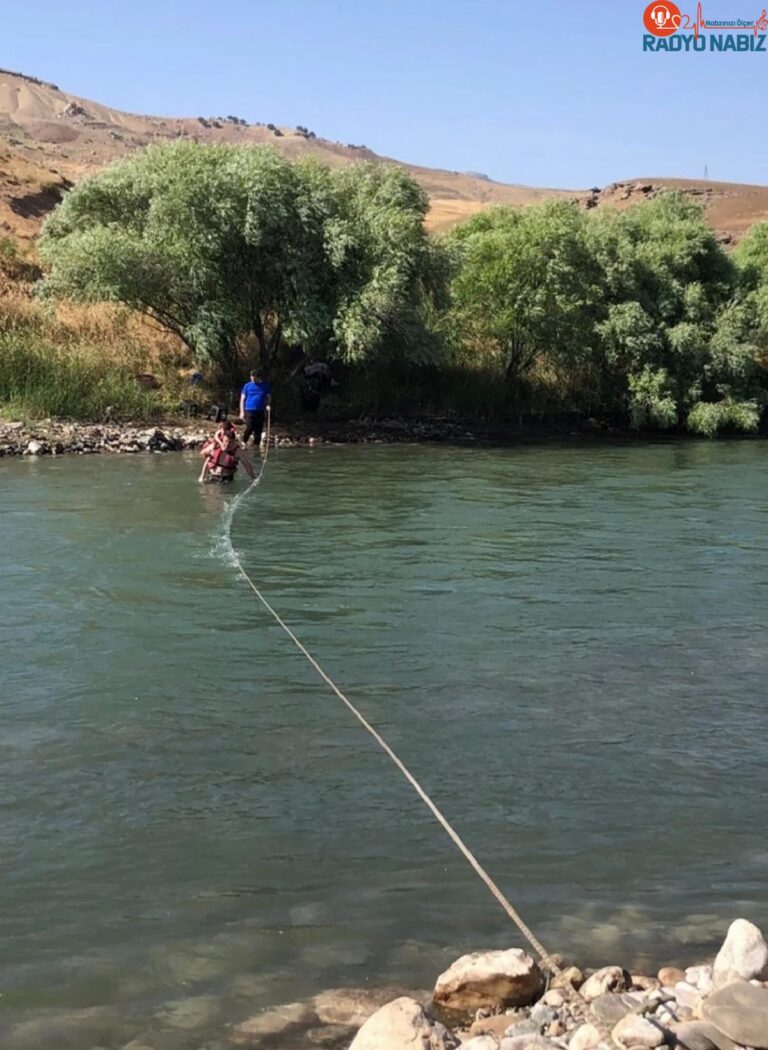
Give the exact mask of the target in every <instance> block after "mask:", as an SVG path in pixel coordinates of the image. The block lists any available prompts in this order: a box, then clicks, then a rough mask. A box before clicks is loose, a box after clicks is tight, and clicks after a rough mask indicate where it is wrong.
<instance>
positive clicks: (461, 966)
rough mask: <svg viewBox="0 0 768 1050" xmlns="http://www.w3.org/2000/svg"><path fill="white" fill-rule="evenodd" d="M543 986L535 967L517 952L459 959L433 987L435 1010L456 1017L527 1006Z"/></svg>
mask: <svg viewBox="0 0 768 1050" xmlns="http://www.w3.org/2000/svg"><path fill="white" fill-rule="evenodd" d="M543 985H544V975H543V974H542V972H541V970H540V969H539V966H538V964H537V963H536V962H535V960H534V959H532V958H531V956H530V955H528V953H527V952H524V951H522V949H520V948H509V949H508V950H507V951H489V952H472V953H470V954H469V955H462V956H461V958H460V959H457V960H456V962H454V963H453V964H452V965H451V966H450V967H449V968H448V969H447V970H446V971H445V972H444V973H442V974H440V976H439V977H438V979H437V983H436V984H435V990H434V993H433V1001H434V1003H435V1005H436V1006H438V1007H440V1008H442V1009H444V1010H447V1011H450V1012H452V1013H458V1014H463V1015H466V1014H471V1013H474V1011H475V1010H478V1009H483V1008H490V1009H499V1008H503V1007H506V1006H527V1005H528V1003H531V1002H533V1000H534V999H535V998H536V997H537V995H538V994H539V993H540V992H541V990H542V988H543Z"/></svg>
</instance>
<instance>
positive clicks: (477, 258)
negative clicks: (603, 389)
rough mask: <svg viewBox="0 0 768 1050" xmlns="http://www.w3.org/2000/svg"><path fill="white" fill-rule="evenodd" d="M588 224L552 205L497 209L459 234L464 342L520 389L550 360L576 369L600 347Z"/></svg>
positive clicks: (457, 285)
mask: <svg viewBox="0 0 768 1050" xmlns="http://www.w3.org/2000/svg"><path fill="white" fill-rule="evenodd" d="M586 222H587V219H586V216H585V215H584V214H582V213H581V212H579V211H578V210H577V209H576V208H575V207H574V206H573V205H571V204H568V203H566V202H563V201H550V202H546V203H544V204H540V205H532V206H529V207H526V208H510V207H497V208H491V209H488V210H487V211H484V212H481V213H480V214H478V215H476V216H474V217H473V218H472V219H470V220H469V221H468V222H466V223H463V224H462V225H461V226H458V227H456V228H455V229H454V230H453V231H452V232H451V234H450V235H449V237H448V239H447V245H448V248H449V251H450V252H451V254H452V256H453V260H454V267H455V270H454V277H453V281H452V285H451V295H452V301H453V316H454V319H455V322H456V325H457V327H458V330H459V331H460V333H461V337H462V340H463V341H464V343H465V344H467V345H469V346H470V347H473V348H477V349H479V350H480V351H481V352H483V353H485V354H486V355H489V356H490V358H491V360H492V361H495V362H496V365H497V367H498V368H499V369H500V370H501V371H502V373H503V375H504V376H505V377H506V379H507V380H510V381H520V380H523V379H524V378H525V377H526V376H528V375H529V374H530V373H531V372H532V371H533V370H534V369H535V368H536V366H537V365H538V364H539V363H540V362H541V361H542V360H543V359H546V360H547V361H548V363H549V364H550V365H552V366H554V367H556V368H564V369H569V368H576V367H578V362H579V361H581V360H583V359H585V358H588V357H589V355H590V353H591V350H592V347H593V344H594V342H595V330H594V326H595V319H596V316H597V311H598V309H599V303H600V296H601V289H600V282H599V277H600V275H599V272H598V270H597V268H596V266H595V263H594V259H593V257H592V255H591V253H590V251H589V248H588V246H587V240H586V233H585V226H586Z"/></svg>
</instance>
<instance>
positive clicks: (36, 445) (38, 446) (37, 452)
mask: <svg viewBox="0 0 768 1050" xmlns="http://www.w3.org/2000/svg"><path fill="white" fill-rule="evenodd" d="M44 452H45V445H43V443H42V442H41V441H36V440H35V439H34V438H32V440H31V441H30V442H28V443H27V455H28V456H42V454H43V453H44Z"/></svg>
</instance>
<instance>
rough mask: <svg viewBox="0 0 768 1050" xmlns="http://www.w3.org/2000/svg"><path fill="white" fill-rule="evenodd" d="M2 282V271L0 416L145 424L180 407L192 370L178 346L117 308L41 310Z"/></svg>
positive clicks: (25, 289)
mask: <svg viewBox="0 0 768 1050" xmlns="http://www.w3.org/2000/svg"><path fill="white" fill-rule="evenodd" d="M3 277H4V275H3V273H2V270H1V268H0V416H5V417H11V418H27V419H39V418H46V417H64V418H70V419H83V420H103V419H105V418H107V417H110V418H115V417H117V418H119V417H122V418H125V419H133V420H141V419H153V418H157V417H159V416H162V415H167V414H168V413H169V412H171V411H173V410H174V409H175V408H177V407H178V404H179V402H180V401H181V400H182V398H183V396H184V392H183V383H182V379H181V377H180V368H181V366H182V365H184V364H186V363H187V362H186V360H185V357H186V353H185V351H184V350H183V348H181V346H180V344H179V343H178V342H177V341H176V340H174V339H172V338H171V337H170V336H168V335H167V334H165V333H162V332H158V331H156V330H155V329H153V328H152V327H151V326H150V325H149V324H148V323H147V322H146V320H145V319H143V318H141V317H139V316H138V315H136V314H134V313H132V312H131V311H129V310H126V309H122V308H119V307H111V306H108V305H100V306H77V305H74V304H62V305H60V306H59V307H57V308H55V309H52V308H50V307H46V306H43V305H42V304H41V303H39V302H38V301H37V300H36V299H35V298H34V296H33V294H32V289H31V286H30V285H28V284H24V283H21V282H18V281H17V280H16V281H14V280H12V279H8V275H7V274H6V275H5V280H4V279H3ZM147 373H150V374H151V375H153V376H154V377H156V380H157V382H158V384H159V387H158V389H147V386H146V383H145V382H144V381H143V380H142V376H143V375H145V374H147Z"/></svg>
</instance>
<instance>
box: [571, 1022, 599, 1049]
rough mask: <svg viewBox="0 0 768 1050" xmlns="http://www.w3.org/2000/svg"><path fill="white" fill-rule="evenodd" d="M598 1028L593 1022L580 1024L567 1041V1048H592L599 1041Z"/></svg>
mask: <svg viewBox="0 0 768 1050" xmlns="http://www.w3.org/2000/svg"><path fill="white" fill-rule="evenodd" d="M601 1039H602V1035H601V1033H600V1029H599V1028H597V1027H596V1026H595V1025H593V1024H589V1023H587V1024H582V1025H579V1027H578V1028H577V1029H576V1031H575V1032H574V1033H573V1035H572V1036H571V1038H570V1040H569V1042H568V1050H594V1048H595V1047H596V1046H597V1044H598V1043H599V1042H600V1041H601Z"/></svg>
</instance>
